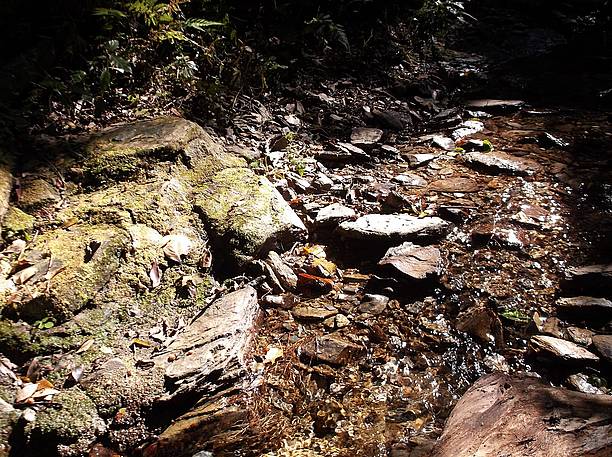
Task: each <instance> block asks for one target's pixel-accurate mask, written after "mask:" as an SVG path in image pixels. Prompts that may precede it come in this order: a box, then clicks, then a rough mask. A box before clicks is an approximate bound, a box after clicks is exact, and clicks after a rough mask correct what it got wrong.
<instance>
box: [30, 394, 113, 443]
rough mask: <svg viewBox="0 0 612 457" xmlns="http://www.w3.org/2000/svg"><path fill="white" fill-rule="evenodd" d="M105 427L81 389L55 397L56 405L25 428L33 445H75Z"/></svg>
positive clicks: (43, 412)
mask: <svg viewBox="0 0 612 457" xmlns="http://www.w3.org/2000/svg"><path fill="white" fill-rule="evenodd" d="M101 426H102V421H101V419H100V418H99V416H98V412H97V410H96V406H95V404H94V402H93V401H92V400H91V399H90V398H89V397H88V396H87V395H85V394H84V393H83V392H82V391H81V390H80V389H79V388H78V387H73V388H71V389H68V390H64V391H62V392H60V393H59V394H57V395H55V396H54V397H53V405H52V406H48V407H47V408H44V409H42V410H41V411H39V412H38V414H37V415H36V420H35V421H34V422H33V423H31V424H28V425H27V426H26V435H28V436H29V437H30V439H31V440H32V441H39V440H40V441H47V440H49V441H50V442H51V443H59V442H61V443H62V444H68V443H74V442H76V441H77V440H79V439H80V438H82V436H83V435H90V436H92V437H93V436H95V434H96V433H95V432H96V431H97V430H98V429H100V428H101Z"/></svg>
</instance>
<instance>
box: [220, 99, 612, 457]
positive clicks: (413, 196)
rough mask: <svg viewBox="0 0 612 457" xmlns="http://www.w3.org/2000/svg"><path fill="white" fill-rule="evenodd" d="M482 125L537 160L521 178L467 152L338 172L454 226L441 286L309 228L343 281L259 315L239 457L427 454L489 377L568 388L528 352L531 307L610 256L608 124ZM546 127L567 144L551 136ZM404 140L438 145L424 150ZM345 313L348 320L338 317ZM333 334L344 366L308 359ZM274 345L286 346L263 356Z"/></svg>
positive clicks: (537, 112)
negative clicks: (448, 184)
mask: <svg viewBox="0 0 612 457" xmlns="http://www.w3.org/2000/svg"><path fill="white" fill-rule="evenodd" d="M481 120H482V121H483V122H484V124H485V130H484V131H482V132H480V133H478V134H476V135H473V136H472V137H471V138H480V139H488V140H489V141H490V142H491V144H492V145H493V147H494V150H495V151H504V152H507V153H509V154H512V155H514V156H517V157H519V156H520V157H523V158H529V159H532V160H535V161H536V162H537V163H538V164H539V165H540V166H541V169H540V170H539V171H537V172H536V173H535V174H533V175H530V176H523V177H520V176H514V175H509V174H503V173H502V174H496V173H491V172H480V171H475V170H473V169H472V168H469V167H467V166H466V165H465V164H464V163H463V162H462V161H461V152H460V153H459V154H457V153H455V152H451V153H441V154H440V155H439V156H438V157H437V158H436V159H435V160H433V161H432V162H429V163H428V164H425V165H423V166H421V167H418V168H413V167H410V166H409V165H408V164H407V163H405V162H397V161H383V162H382V163H381V164H378V165H376V166H375V167H361V166H356V165H345V166H342V167H339V168H335V169H333V170H332V171H333V172H334V173H336V174H338V175H341V176H350V177H352V180H353V182H354V186H353V189H354V190H355V192H356V193H355V192H354V193H353V196H355V195H356V197H355V199H354V203H355V204H354V206H353V207H354V208H356V209H358V211H362V212H370V213H372V212H380V211H381V210H382V211H384V210H385V206H384V204H382V203H381V202H384V201H388V200H387V195H388V194H389V192H390V191H394V192H397V193H399V194H400V195H401V196H403V198H404V199H405V202H409V205H408V206H409V208H408V209H404V211H405V212H411V211H413V212H416V213H419V212H421V213H423V212H424V213H427V214H435V215H438V214H441V215H444V216H445V217H449V218H451V219H452V220H453V222H454V223H455V225H454V228H453V230H452V231H451V233H450V234H449V235H448V236H447V237H446V238H445V239H444V240H442V241H440V242H438V243H435V245H436V246H437V247H439V249H440V250H441V253H442V257H443V259H444V267H443V270H442V273H441V275H440V278H439V279H438V280H433V281H420V282H419V281H412V282H410V281H407V280H403V279H401V278H400V279H397V277H395V278H391V277H389V276H390V275H388V274H385V272H382V271H381V270H380V268H379V267H377V265H376V264H377V262H378V260H379V259H380V255H381V254H382V253H384V249H382V250H381V249H380V248H379V247H377V246H373V245H372V244H371V243H369V242H368V241H364V242H360V243H356V244H346V243H345V241H343V240H341V239H340V238H338V237H336V236H335V235H333V234H318V235H315V238H316V237H318V238H319V240H318V241H315V242H318V243H320V244H321V245H322V246H324V250H325V252H326V258H327V260H329V261H332V262H334V263H335V264H336V265H337V266H338V268H340V270H341V272H342V273H343V274H336V275H334V278H335V280H334V285H333V288H331V287H330V288H331V290H330V289H329V288H328V289H325V287H323V288H321V289H313V288H309V287H305V288H301V289H300V291H301V292H300V293H298V294H297V295H296V296H295V297H292V298H293V300H295V302H291V304H290V305H289V306H284V307H283V306H267V307H266V309H265V310H264V317H263V319H262V324H261V328H260V329H259V331H258V332H257V335H256V337H255V343H254V348H253V354H254V357H255V360H256V361H255V362H254V363H253V366H252V368H253V370H252V373H253V374H252V383H251V389H250V391H249V392H247V393H246V394H245V396H243V397H242V400H243V401H245V404H246V405H247V407H248V408H249V409H250V410H251V411H252V414H251V417H252V423H251V424H249V431H243V432H242V433H243V436H242V437H241V439H239V440H238V441H240V442H241V443H242V444H241V447H242V449H241V450H239V451H237V452H238V453H240V454H244V455H256V454H261V453H265V452H268V453H267V454H266V455H268V456H277V455H313V456H314V455H322V456H323V455H324V456H344V455H353V456H379V455H380V456H383V455H392V456H408V455H426V453H427V449H428V448H429V444H430V440H434V439H435V438H436V437H437V436H438V435H439V434H440V432H441V429H442V427H443V424H444V420H445V418H446V417H447V415H448V414H449V412H450V410H451V409H452V407H453V405H454V404H455V403H456V401H457V400H458V399H459V397H460V396H461V395H462V394H463V393H464V392H465V390H466V389H467V388H468V387H469V386H470V385H471V384H472V383H473V382H474V381H475V380H476V379H477V378H478V377H480V376H481V375H482V374H484V373H487V372H491V371H495V370H503V371H508V372H517V371H535V372H536V373H538V374H540V375H542V376H544V377H546V378H547V379H549V380H551V382H554V383H556V384H557V385H559V384H563V382H564V379H565V377H566V375H567V374H570V373H572V369H573V368H571V367H567V368H566V367H563V366H557V367H554V368H553V369H551V368H550V367H549V366H547V365H546V364H542V363H541V360H539V359H535V358H532V357H530V356H529V353H528V350H527V349H528V340H529V337H530V335H532V334H534V333H538V331H537V329H536V327H535V325H534V322H533V319H534V314H535V317H536V319H537V317H538V316H540V317H544V318H546V317H551V316H555V315H556V311H555V300H556V299H557V298H558V297H559V295H560V293H561V292H560V283H561V281H562V279H563V277H564V272H565V269H566V267H568V266H576V265H583V264H589V263H602V262H609V261H610V257H609V256H610V252H612V251H611V250H610V244H611V239H610V233H611V232H610V228H611V223H612V218H611V216H612V199H611V198H612V197H611V195H610V184H611V183H612V175H611V173H610V169H609V168H610V167H609V165H610V157H611V156H610V150H611V146H612V133H611V132H612V130H611V129H610V118H609V116H607V115H606V114H600V113H595V112H583V111H572V110H557V109H539V108H538V109H535V108H530V109H527V108H525V109H522V110H520V111H518V112H516V113H514V114H505V115H503V116H493V117H488V118H483V119H481ZM545 133H547V134H550V135H553V136H554V137H555V138H557V139H561V140H562V141H564V142H566V143H567V145H560V144H556V145H555V144H548V143H546V142H543V141H542V138H543V135H544V134H545ZM403 147H405V148H406V149H410V152H412V153H414V152H423V153H427V152H432V148H431V147H430V146H424V145H414V144H413V145H406V146H403ZM400 151H402V149H401V147H400ZM438 152H439V150H438ZM402 173H404V174H405V173H410V174H411V175H418V176H419V177H421V178H423V179H424V180H425V181H427V183H429V184H431V182H433V181H436V180H440V179H443V180H447V181H448V180H452V179H454V178H468V179H470V180H473V181H474V182H476V183H477V187H478V190H477V191H471V190H470V191H469V192H461V191H460V190H461V189H456V190H457V192H441V191H435V190H431V186H430V185H428V186H425V187H409V186H405V185H401V184H398V183H397V182H393V181H392V178H393V177H394V176H397V175H398V174H402ZM300 198H301V202H300V204H299V205H297V206H296V210H298V211H300V210H301V211H302V215H303V216H304V217H305V218H307V216H308V208H313V207H309V205H308V203H312V202H314V201H316V202H318V203H320V206H324V205H325V204H327V203H332V202H335V201H339V199H338V198H337V197H336V196H334V195H332V194H329V195H323V196H322V195H316V196H315V195H308V194H304V195H301V196H300ZM305 208H306V209H305ZM314 208H316V205H314ZM387 210H388V211H389V209H387ZM302 250H303V246H302V245H298V246H294V248H293V250H292V251H291V254H292V255H289V256H287V258H286V259H287V261H288V262H289V263H290V264H291V259H292V257H293V258H294V259H297V258H299V257H300V256H302V257H303V256H304V254H303V252H302ZM366 293H369V294H383V295H385V296H388V297H389V298H391V300H390V301H389V302H388V303H387V305H386V307H384V309H383V310H379V311H376V312H374V313H368V312H363V309H364V308H360V303H362V300H363V296H364V294H366ZM296 306H312V307H314V308H317V309H327V310H329V311H330V313H329V314H330V315H331V316H332V319H331V321H330V320H329V319H328V320H325V319H323V318H314V319H310V320H309V319H303V318H302V319H300V318H296V317H295V315H294V313H293V311H292V309H291V308H292V307H293V309H295V307H296ZM474 309H483V310H486V311H483V312H481V313H472V310H474ZM471 313H472V314H471ZM340 315H342V316H344V317H346V319H344V318H343V319H342V323H341V324H340V325H339V324H338V317H337V316H340ZM333 316H336V317H335V318H333ZM334 319H335V320H334ZM558 325H559V326H561V327H562V328H563V327H565V326H566V325H570V324H567V323H566V322H564V321H560V322H559V324H558ZM339 327H341V328H339ZM458 327H459V328H461V329H462V330H464V331H460V330H458ZM329 333H334V334H335V335H341V336H342V337H343V338H346V340H348V341H351V342H352V343H354V345H355V346H359V347H360V348H362V349H363V351H362V352H360V355H359V356H356V357H352V358H350V359H348V361H347V362H346V363H340V364H338V365H335V366H334V365H333V364H332V365H329V364H318V363H310V362H309V361H308V360H305V359H304V357H303V356H302V357H300V354H302V352H301V348H302V347H303V346H304V345H305V344H307V343H308V342H309V341H312V340H313V339H314V338H315V337H319V336H321V335H324V334H329ZM271 348H273V350H274V351H278V350H281V351H282V354H283V355H282V356H281V357H278V358H272V359H270V358H266V354H267V353H268V351H270V349H271ZM302 355H303V354H302ZM595 374H596V375H598V376H600V377H601V376H603V377H604V378H605V374H601V373H595ZM219 444H220V445H219V447H218V451H220V452H221V454H223V453H224V451H223V450H222V449H223V447H224V446H223V445H222V444H221V443H219ZM230 447H232V446H230ZM247 448H248V450H247ZM235 449H236V448H235V447H234V450H233V451H232V452H234V453H235V452H236V450H235ZM411 452H412V453H411ZM421 452H422V454H421Z"/></svg>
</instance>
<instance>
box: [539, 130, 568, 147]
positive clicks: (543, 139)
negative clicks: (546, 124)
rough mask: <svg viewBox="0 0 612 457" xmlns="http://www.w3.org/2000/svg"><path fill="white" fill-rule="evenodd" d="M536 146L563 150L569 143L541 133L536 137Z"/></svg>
mask: <svg viewBox="0 0 612 457" xmlns="http://www.w3.org/2000/svg"><path fill="white" fill-rule="evenodd" d="M538 144H539V145H540V146H542V147H544V148H559V149H565V148H567V147H568V146H569V143H568V142H567V141H565V140H562V139H561V138H557V137H556V136H554V135H551V134H550V133H548V132H542V133H541V134H540V135H539V136H538Z"/></svg>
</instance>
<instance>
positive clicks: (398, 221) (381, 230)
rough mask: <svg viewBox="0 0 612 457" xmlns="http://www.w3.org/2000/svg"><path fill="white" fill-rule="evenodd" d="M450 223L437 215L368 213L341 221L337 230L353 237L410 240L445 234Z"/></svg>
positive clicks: (437, 236)
mask: <svg viewBox="0 0 612 457" xmlns="http://www.w3.org/2000/svg"><path fill="white" fill-rule="evenodd" d="M450 226H451V224H450V223H449V222H447V221H445V220H443V219H440V218H439V217H423V218H418V217H416V216H410V215H408V214H397V215H393V214H368V215H366V216H362V217H360V218H359V219H357V220H356V221H350V222H348V221H347V222H343V223H341V224H340V225H339V226H338V232H339V233H340V234H341V235H343V236H345V237H347V238H355V239H372V240H388V241H410V240H418V239H423V238H439V237H442V236H443V235H445V234H446V233H447V232H448V230H449V229H450Z"/></svg>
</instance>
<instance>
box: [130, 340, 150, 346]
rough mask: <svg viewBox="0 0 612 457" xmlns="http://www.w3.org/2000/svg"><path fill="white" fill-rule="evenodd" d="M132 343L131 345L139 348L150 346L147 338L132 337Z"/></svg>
mask: <svg viewBox="0 0 612 457" xmlns="http://www.w3.org/2000/svg"><path fill="white" fill-rule="evenodd" d="M132 345H133V346H138V347H141V348H150V347H151V343H149V342H148V341H147V340H143V339H140V338H134V339H133V340H132Z"/></svg>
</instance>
